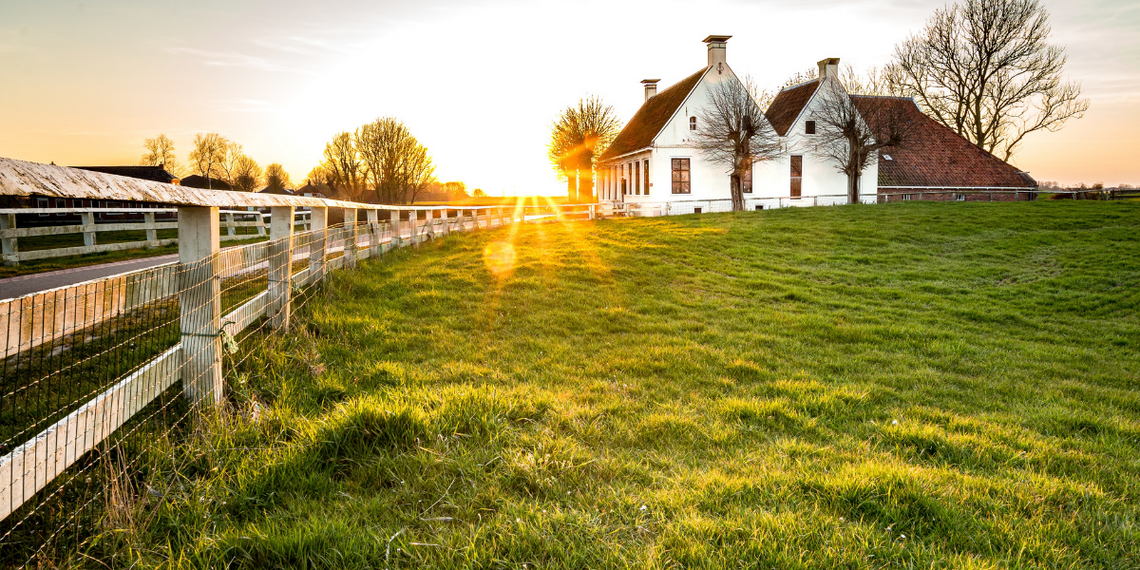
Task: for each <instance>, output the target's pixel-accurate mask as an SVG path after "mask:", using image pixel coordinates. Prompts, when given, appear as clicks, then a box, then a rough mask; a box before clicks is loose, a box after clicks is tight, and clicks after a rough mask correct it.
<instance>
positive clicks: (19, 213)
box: [0, 208, 266, 265]
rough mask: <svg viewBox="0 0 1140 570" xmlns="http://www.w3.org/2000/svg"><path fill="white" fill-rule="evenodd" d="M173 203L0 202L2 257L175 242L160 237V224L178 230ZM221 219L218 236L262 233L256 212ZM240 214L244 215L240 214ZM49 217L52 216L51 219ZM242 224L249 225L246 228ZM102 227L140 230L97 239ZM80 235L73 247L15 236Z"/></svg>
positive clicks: (225, 213)
mask: <svg viewBox="0 0 1140 570" xmlns="http://www.w3.org/2000/svg"><path fill="white" fill-rule="evenodd" d="M177 213H178V210H177V209H176V208H3V209H0V244H2V248H3V261H4V264H5V265H18V264H19V263H20V262H21V261H30V260H34V259H50V258H56V257H67V256H71V255H83V254H87V253H97V252H103V251H123V250H128V249H142V248H148V249H153V248H156V247H162V246H164V245H170V244H174V243H177V242H178V240H177V239H175V238H163V239H159V236H158V232H159V231H160V230H167V231H169V230H177V229H178V221H177V219H176V217H177ZM96 214H115V215H138V214H142V216H143V220H142V221H139V222H129V221H120V220H115V221H113V222H104V223H99V222H98V221H97V220H96V219H95V215H96ZM156 214H159V215H164V214H165V215H174V218H172V219H170V220H169V221H157V220H156V219H155V215H156ZM40 215H45V216H75V215H78V216H79V218H80V223H79V224H78V225H75V224H72V225H54V224H53V225H42V224H36V223H35V222H36V221H38V220H37V219H36V218H32V220H31V221H27V220H26V221H25V223H26V224H27V227H19V225H18V222H19V217H24V218H28V217H31V216H40ZM219 215H221V216H222V219H223V221H222V222H221V226H220V227H221V231H222V232H223V233H222V235H221V240H222V241H231V240H241V239H251V238H256V237H265V235H266V226H265V221H264V220H263V219H262V215H261V213H260V212H250V211H246V210H222V211H220V212H219ZM243 218H244V219H243ZM53 221H54V220H53ZM245 228H253V233H252V234H248V233H245V231H239V230H244V229H245ZM102 232H144V238H143V239H141V240H130V241H117V242H112V243H97V241H98V240H97V237H96V236H97V234H99V233H102ZM74 234H82V235H83V245H81V246H72V247H43V248H38V249H29V250H26V251H20V248H19V240H20V238H24V239H27V238H44V237H51V236H64V235H74Z"/></svg>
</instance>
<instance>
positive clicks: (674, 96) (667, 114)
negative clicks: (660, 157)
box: [599, 67, 708, 160]
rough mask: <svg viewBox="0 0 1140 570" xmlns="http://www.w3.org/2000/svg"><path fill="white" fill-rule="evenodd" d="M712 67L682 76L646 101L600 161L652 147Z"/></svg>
mask: <svg viewBox="0 0 1140 570" xmlns="http://www.w3.org/2000/svg"><path fill="white" fill-rule="evenodd" d="M706 71H708V68H707V67H706V68H704V69H701V70H700V71H698V72H696V73H694V74H692V75H690V76H688V77H686V78H684V79H682V80H681V81H679V82H677V83H676V84H674V85H672V86H670V87H669V88H668V89H666V90H664V91H662V92H660V93H658V94H657V95H654V96H653V97H652V98H650V99H649V100H648V101H646V102H645V103H644V104H643V105H642V106H641V108H640V109H638V110H637V113H636V114H634V115H633V118H632V119H630V120H629V122H628V123H626V125H625V128H624V129H622V130H621V132H620V133H618V136H617V138H615V139H614V142H612V143H610V146H609V148H607V149H606V151H605V152H604V153H602V156H601V157H599V160H609V159H611V158H615V157H618V156H621V155H623V154H626V153H630V152H633V151H637V150H641V149H643V148H648V147H650V146H652V145H653V139H655V138H657V134H658V133H660V132H661V129H663V128H665V124H666V123H668V122H669V119H670V118H672V117H673V115H674V114H675V113H676V112H677V109H678V108H680V107H681V105H682V104H684V102H685V99H688V98H689V93H691V92H692V91H693V88H694V87H696V86H697V83H698V82H700V80H701V77H703V76H704V74H705V72H706Z"/></svg>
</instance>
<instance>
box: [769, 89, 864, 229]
mask: <svg viewBox="0 0 1140 570" xmlns="http://www.w3.org/2000/svg"><path fill="white" fill-rule="evenodd" d="M846 95H847V93H846V91H844V90H843V87H842V86H841V85H840V84H839V82H838V81H837V80H836V79H835V78H833V77H828V78H825V79H824V80H823V85H820V86H819V89H817V90H816V92H815V94H814V95H813V96H812V98H811V99H810V100H809V101H808V104H807V105H805V106H804V109H803V111H802V112H801V113H800V116H799V117H797V118H796V121H795V122H794V123H792V126H791V127H790V128H789V129H788V132H787V133H786V135H785V137H784V139H785V144H786V147H785V148H787V149H788V156H787V158H785V159H783V160H784V163H785V165H786V166H785V168H786V170H787V173H788V174H787V176H788V177H789V182H788V187H789V190H788V191H785V192H784V195H785V196H787V195H788V193H789V192H790V186H791V181H790V177H791V156H793V155H801V156H803V157H804V158H803V181H802V184H801V188H802V190H801V195H802V196H803V198H802V199H801V200H799V202H800V203H799V204H797V205H806V206H812V205H820V206H824V205H834V204H846V203H847V175H846V174H843V173H842V172H840V171H839V168H838V166H837V165H836V164H835V162H834V161H832V160H830V159H828V158H827V157H825V156H821V155H820V154H818V153H816V152H814V150H813V149H812V146H813V145H814V144H815V140H814V139H815V137H816V136H818V135H809V134H806V129H807V121H811V120H815V119H816V118H815V117H814V116H813V112H814V110H815V109H818V108H819V107H820V105H821V99H822V98H823V97H838V96H846ZM817 123H818V121H817ZM870 162H871V164H870V165H868V167H867V169H866V170H864V171H863V175H862V176H861V177H860V180H859V182H860V188H859V196H860V202H863V203H869V204H874V203H875V202H876V200H877V198H876V194H877V192H878V182H879V161H878V157H877V156H876V157H875V158H873V159H871V161H870Z"/></svg>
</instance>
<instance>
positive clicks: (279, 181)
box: [139, 133, 291, 192]
mask: <svg viewBox="0 0 1140 570" xmlns="http://www.w3.org/2000/svg"><path fill="white" fill-rule="evenodd" d="M193 144H194V148H193V149H192V150H191V151H190V155H189V157H188V163H189V164H188V166H184V165H183V164H182V163H181V162H180V161H179V160H178V155H177V154H175V152H174V141H172V140H170V137H167V136H166V135H165V134H160V135H158V136H157V137H155V138H153V139H146V141H145V142H144V143H143V147H144V148H145V149H146V152H145V153H143V155H142V159H141V160H140V161H139V164H141V165H143V166H161V167H163V168H164V169H165V170H166V171H167V172H169V173H171V174H173V175H175V176H177V177H179V178H184V177H185V176H186V175H187V172H189V173H190V174H196V175H198V176H201V177H202V178H204V179H205V181H204V183H205V184H206V188H209V189H213V185H214V183H215V182H222V183H223V184H219V185H218V186H219V189H221V188H225V186H229V187H230V188H231V189H233V190H240V191H242V192H256V191H257V190H258V189H259V188H260V186H261V185H262V184H265V185H266V189H267V190H275V191H280V190H283V189H285V188H288V187H289V186H290V185H291V182H290V180H289V173H288V172H286V171H285V167H283V166H281V165H280V164H279V163H276V162H274V163H271V164H269V165H268V166H266V167H265V169H264V170H263V169H262V168H261V165H259V164H258V163H257V161H256V160H254V159H252V158H250V157H249V155H247V154H245V152H243V150H242V146H241V145H240V144H238V143H236V142H233V141H231V140H229V139H227V138H226V137H224V136H222V135H220V134H218V133H198V134H197V135H194V143H193Z"/></svg>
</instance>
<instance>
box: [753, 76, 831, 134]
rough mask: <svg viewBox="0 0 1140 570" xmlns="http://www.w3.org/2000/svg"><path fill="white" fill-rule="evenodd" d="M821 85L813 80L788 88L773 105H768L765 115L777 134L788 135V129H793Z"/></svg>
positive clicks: (773, 101)
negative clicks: (793, 124)
mask: <svg viewBox="0 0 1140 570" xmlns="http://www.w3.org/2000/svg"><path fill="white" fill-rule="evenodd" d="M819 83H820V82H819V80H818V79H813V80H811V81H808V82H807V83H801V84H799V85H794V86H792V87H788V88H787V89H784V90H783V91H780V92H779V93H777V94H776V98H775V99H773V100H772V104H771V105H768V110H767V111H766V112H765V113H764V115H765V116H767V117H768V121H769V122H771V123H772V128H774V129H776V133H777V134H779V135H780V136H784V135H786V134H788V129H790V128H792V123H794V122H796V117H798V116H800V111H802V110H803V108H804V106H805V105H807V103H808V101H810V100H811V96H812V95H815V91H816V89H819Z"/></svg>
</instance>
